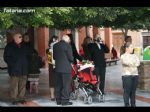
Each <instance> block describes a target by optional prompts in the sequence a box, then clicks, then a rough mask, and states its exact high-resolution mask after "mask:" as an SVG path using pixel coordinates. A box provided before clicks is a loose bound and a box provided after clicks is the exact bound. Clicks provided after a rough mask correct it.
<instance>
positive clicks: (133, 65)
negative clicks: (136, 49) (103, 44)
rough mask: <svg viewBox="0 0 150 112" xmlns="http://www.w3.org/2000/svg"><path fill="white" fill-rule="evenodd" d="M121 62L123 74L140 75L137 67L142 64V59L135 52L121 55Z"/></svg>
mask: <svg viewBox="0 0 150 112" xmlns="http://www.w3.org/2000/svg"><path fill="white" fill-rule="evenodd" d="M121 63H122V67H123V74H122V75H138V69H137V67H138V66H139V65H140V60H139V58H138V57H137V56H136V55H135V54H129V53H124V54H123V55H121Z"/></svg>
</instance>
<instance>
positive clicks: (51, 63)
mask: <svg viewBox="0 0 150 112" xmlns="http://www.w3.org/2000/svg"><path fill="white" fill-rule="evenodd" d="M58 39H59V38H58V36H55V35H54V36H52V37H51V39H50V40H49V48H48V49H47V50H46V54H47V58H48V65H49V69H48V70H49V89H50V99H51V101H55V89H54V88H55V77H54V76H55V75H54V69H55V60H54V59H53V46H54V44H56V43H57V42H58Z"/></svg>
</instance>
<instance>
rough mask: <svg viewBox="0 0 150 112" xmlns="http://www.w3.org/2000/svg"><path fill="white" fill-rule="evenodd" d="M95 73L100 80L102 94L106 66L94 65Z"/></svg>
mask: <svg viewBox="0 0 150 112" xmlns="http://www.w3.org/2000/svg"><path fill="white" fill-rule="evenodd" d="M95 73H96V75H97V78H98V79H99V80H100V85H99V89H100V90H101V92H102V94H104V88H105V73H106V67H95Z"/></svg>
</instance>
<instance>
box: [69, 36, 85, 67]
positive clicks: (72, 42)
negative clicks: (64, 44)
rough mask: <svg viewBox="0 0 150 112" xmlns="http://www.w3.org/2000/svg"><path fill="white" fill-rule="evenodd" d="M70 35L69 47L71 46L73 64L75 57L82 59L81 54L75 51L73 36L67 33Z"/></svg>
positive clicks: (75, 62) (75, 60)
mask: <svg viewBox="0 0 150 112" xmlns="http://www.w3.org/2000/svg"><path fill="white" fill-rule="evenodd" d="M67 35H68V36H69V37H70V44H71V48H72V52H73V57H74V59H73V64H77V59H78V60H79V61H82V60H83V58H82V56H80V55H79V53H78V52H77V48H76V46H75V43H74V40H73V36H72V34H67Z"/></svg>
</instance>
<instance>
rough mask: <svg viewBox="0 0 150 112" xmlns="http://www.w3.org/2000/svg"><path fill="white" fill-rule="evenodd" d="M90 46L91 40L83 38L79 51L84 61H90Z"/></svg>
mask: <svg viewBox="0 0 150 112" xmlns="http://www.w3.org/2000/svg"><path fill="white" fill-rule="evenodd" d="M91 45H92V38H91V37H88V36H87V37H85V38H84V40H83V44H82V48H81V49H80V54H81V56H82V57H83V58H84V59H85V60H91V53H90V49H89V47H90V46H91Z"/></svg>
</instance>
